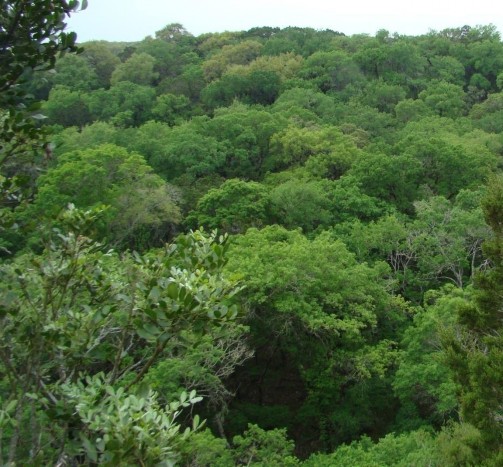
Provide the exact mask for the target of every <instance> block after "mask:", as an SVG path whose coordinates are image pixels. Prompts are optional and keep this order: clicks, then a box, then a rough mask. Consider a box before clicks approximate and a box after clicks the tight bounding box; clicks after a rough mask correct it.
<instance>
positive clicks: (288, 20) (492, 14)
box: [68, 0, 503, 42]
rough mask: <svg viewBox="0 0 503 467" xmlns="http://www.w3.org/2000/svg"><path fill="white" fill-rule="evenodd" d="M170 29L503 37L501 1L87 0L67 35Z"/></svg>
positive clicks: (122, 37)
mask: <svg viewBox="0 0 503 467" xmlns="http://www.w3.org/2000/svg"><path fill="white" fill-rule="evenodd" d="M169 23H181V24H183V26H185V28H186V29H187V30H188V31H189V32H191V33H192V34H193V35H195V36H197V35H199V34H202V33H205V32H221V31H241V30H247V29H250V28H252V27H256V26H278V27H287V26H300V27H312V28H315V29H326V28H328V29H333V30H335V31H340V32H343V33H345V34H347V35H351V34H359V33H367V34H372V35H373V34H375V33H376V32H377V31H378V30H379V29H387V30H388V31H390V32H391V33H394V32H397V33H399V34H406V35H418V34H424V33H427V32H428V31H429V30H430V29H434V30H441V29H445V28H449V27H460V26H463V25H465V24H468V25H470V26H476V25H487V24H490V23H491V24H494V25H495V26H496V27H497V29H498V31H499V32H500V33H503V2H501V1H498V0H476V1H474V0H420V1H414V2H412V1H407V0H89V7H88V8H87V10H85V11H83V12H80V13H78V14H76V15H74V16H73V18H71V19H70V20H69V22H68V24H69V28H68V29H69V30H72V31H75V32H77V34H78V38H79V41H80V42H85V41H88V40H94V39H102V40H107V41H139V40H141V39H143V38H144V37H146V36H149V35H152V36H153V35H154V34H155V31H158V30H159V29H162V28H163V27H164V26H166V25H167V24H169Z"/></svg>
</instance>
